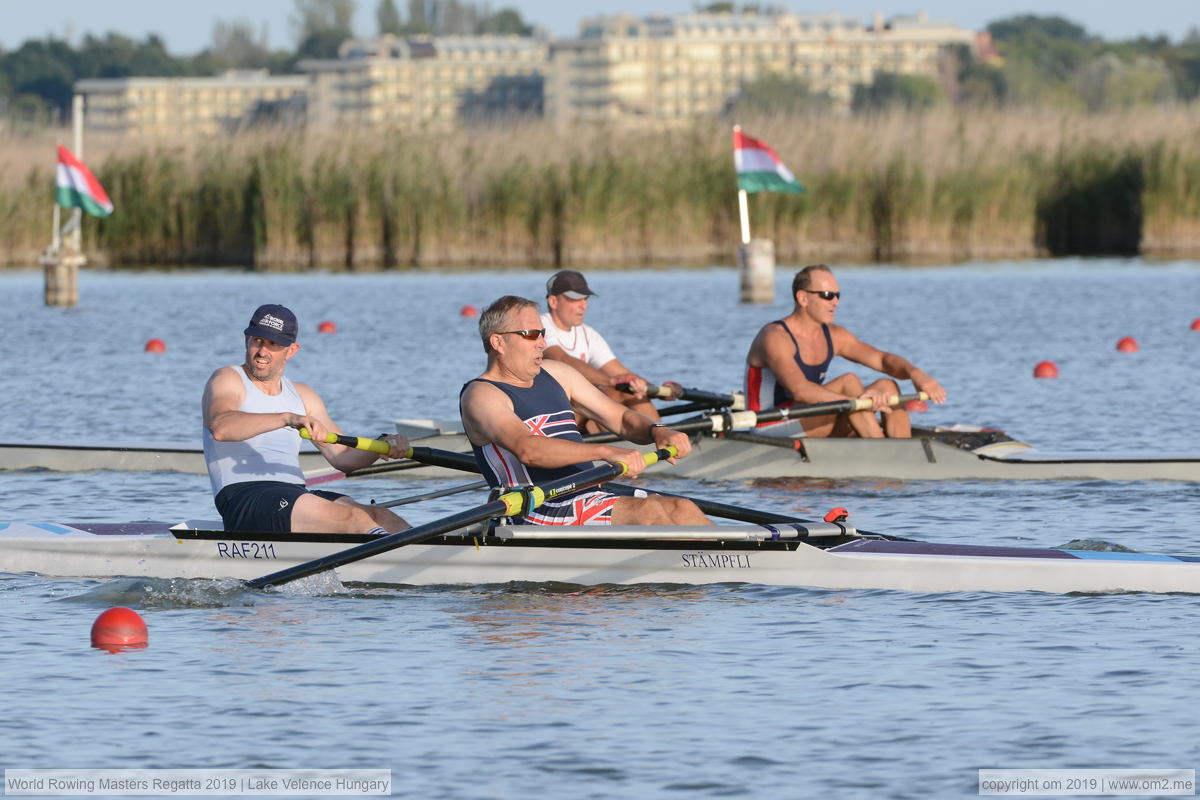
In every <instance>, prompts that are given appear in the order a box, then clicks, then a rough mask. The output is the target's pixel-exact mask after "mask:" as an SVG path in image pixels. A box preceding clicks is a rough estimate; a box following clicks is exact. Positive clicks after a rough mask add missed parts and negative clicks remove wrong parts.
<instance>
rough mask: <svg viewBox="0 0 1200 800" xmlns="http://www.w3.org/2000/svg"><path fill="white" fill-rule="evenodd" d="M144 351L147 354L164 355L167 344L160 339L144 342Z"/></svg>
mask: <svg viewBox="0 0 1200 800" xmlns="http://www.w3.org/2000/svg"><path fill="white" fill-rule="evenodd" d="M145 350H146V352H147V353H165V352H167V343H166V342H164V341H163V340H162V339H149V340H147V342H146V347H145Z"/></svg>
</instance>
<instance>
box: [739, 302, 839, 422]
mask: <svg viewBox="0 0 1200 800" xmlns="http://www.w3.org/2000/svg"><path fill="white" fill-rule="evenodd" d="M771 324H772V325H779V326H780V327H782V328H783V329H784V330H785V331H787V335H788V336H790V337H791V339H792V344H793V345H795V346H796V353H795V355H793V356H792V358H794V359H795V361H796V366H798V367H799V368H800V371H801V372H803V373H804V377H805V378H808V379H809V380H810V381H812V382H813V383H818V384H819V383H823V382H824V381H825V375H826V373H827V372H828V371H829V364H830V362H832V361H833V337H832V336H831V335H830V334H829V326H828V325H825V324H822V325H821V330H822V331H823V332H824V333H825V346H826V347H827V348H828V350H827V351H826V354H825V360H824V361H822V362H821V363H819V364H806V363H804V359H802V358H800V344H799V343H798V342H797V341H796V337H795V336H794V335H793V334H792V331H791V329H790V328H788V326H787V325H786V324H784V321H783V320H781V319H777V320H775V321H774V322H772V323H771ZM745 386H746V408H747V409H748V410H750V411H762V410H763V409H765V408H786V407H787V406H790V405H793V404H794V403H795V402H796V398H794V397H792V393H791V392H789V391H788V390H787V389H785V388H783V386H782V385H781V384H780V383H778V382H777V381H776V380H775V373H774V372H771V370H770V369H768V368H767V367H752V366H750V365H749V364H747V365H746V384H745ZM765 424H766V425H773V424H776V423H771V422H768V423H765Z"/></svg>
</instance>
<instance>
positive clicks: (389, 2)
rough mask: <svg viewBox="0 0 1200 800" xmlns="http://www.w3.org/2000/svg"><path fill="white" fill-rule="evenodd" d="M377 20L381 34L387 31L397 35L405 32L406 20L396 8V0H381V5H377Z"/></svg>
mask: <svg viewBox="0 0 1200 800" xmlns="http://www.w3.org/2000/svg"><path fill="white" fill-rule="evenodd" d="M375 21H376V23H377V24H378V27H379V34H380V35H381V36H382V35H383V34H385V33H390V34H393V35H395V36H399V35H401V34H402V33H404V21H403V20H401V19H400V12H399V11H398V10H397V9H396V0H379V5H378V6H376V7H375Z"/></svg>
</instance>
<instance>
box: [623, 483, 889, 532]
mask: <svg viewBox="0 0 1200 800" xmlns="http://www.w3.org/2000/svg"><path fill="white" fill-rule="evenodd" d="M601 488H602V489H604V490H605V491H608V492H611V493H612V494H620V495H626V496H630V497H632V496H633V495H634V494H635V492H645V493H647V494H659V495H662V496H664V497H678V498H681V499H683V500H691V501H692V502H693V503H695V504H696V506H697V507H698V508H699V509H700V510H701V511H703V512H704V513H705V514H708V515H710V516H713V517H721V518H722V519H732V520H737V521H738V522H749V523H751V524H753V525H774V524H777V523H780V524H782V523H789V522H795V523H799V524H806V523H811V522H812V520H809V519H801V518H800V517H792V516H788V515H787V514H776V513H773V512H770V511H759V510H758V509H754V508H746V507H744V506H732V505H729V504H728V503H718V502H716V501H713V500H703V499H701V498H699V497H689V496H686V495H682V494H674V493H672V492H660V491H657V490H654V489H646V488H643V487H640V486H639V487H637V488H636V489H635V488H634V487H632V486H626V485H625V484H622V483H606V484H604V485H603V486H602V487H601ZM858 532H859V533H861V534H862V535H863V536H873V537H877V538H880V539H891V540H893V541H900V542H908V541H912V540H911V539H904V538H902V537H900V536H889V535H887V534H884V533H872V532H870V531H864V530H859V531H858Z"/></svg>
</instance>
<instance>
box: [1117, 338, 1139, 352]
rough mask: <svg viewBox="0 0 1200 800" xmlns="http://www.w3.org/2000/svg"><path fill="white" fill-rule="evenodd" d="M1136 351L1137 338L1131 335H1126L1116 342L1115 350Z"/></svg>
mask: <svg viewBox="0 0 1200 800" xmlns="http://www.w3.org/2000/svg"><path fill="white" fill-rule="evenodd" d="M1137 351H1138V343H1137V339H1134V338H1133V337H1132V336H1126V337H1125V338H1123V339H1121V341H1119V342H1117V352H1120V353H1136V352H1137Z"/></svg>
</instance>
